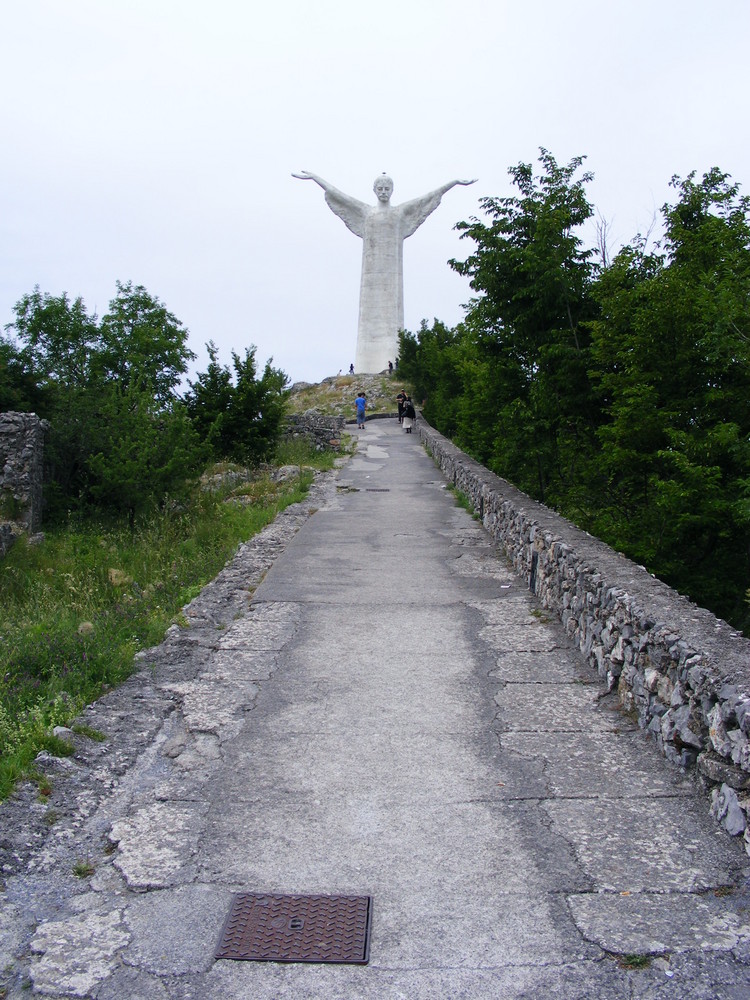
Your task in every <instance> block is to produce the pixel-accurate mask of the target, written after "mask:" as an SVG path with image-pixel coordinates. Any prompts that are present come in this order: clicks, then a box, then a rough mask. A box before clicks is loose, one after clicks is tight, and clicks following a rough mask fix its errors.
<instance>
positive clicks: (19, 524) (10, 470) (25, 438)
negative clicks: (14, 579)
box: [0, 412, 49, 555]
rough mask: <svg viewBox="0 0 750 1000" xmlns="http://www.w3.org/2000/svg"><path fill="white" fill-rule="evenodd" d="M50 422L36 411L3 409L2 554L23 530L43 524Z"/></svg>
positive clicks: (0, 459) (0, 463) (0, 429)
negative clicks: (16, 411)
mask: <svg viewBox="0 0 750 1000" xmlns="http://www.w3.org/2000/svg"><path fill="white" fill-rule="evenodd" d="M48 426H49V425H48V424H47V421H46V420H40V418H39V417H38V416H37V415H36V414H35V413H13V412H10V413H0V555H4V554H5V552H6V551H7V550H8V548H10V546H11V545H12V544H13V541H14V540H15V538H16V537H17V535H18V533H19V532H21V531H25V532H28V533H34V532H36V531H39V529H40V527H41V524H42V483H43V479H44V464H43V463H44V458H43V456H44V435H45V432H46V430H47V429H48Z"/></svg>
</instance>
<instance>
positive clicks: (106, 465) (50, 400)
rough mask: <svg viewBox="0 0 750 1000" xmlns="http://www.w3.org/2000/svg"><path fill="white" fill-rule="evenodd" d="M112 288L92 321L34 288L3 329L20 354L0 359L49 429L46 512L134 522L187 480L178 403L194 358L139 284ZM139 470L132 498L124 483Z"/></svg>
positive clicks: (75, 304) (190, 443)
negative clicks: (108, 515)
mask: <svg viewBox="0 0 750 1000" xmlns="http://www.w3.org/2000/svg"><path fill="white" fill-rule="evenodd" d="M117 290H118V294H117V297H116V298H115V299H114V300H113V301H112V302H111V303H110V311H109V312H108V313H107V315H106V316H105V317H104V318H103V319H102V321H101V322H99V321H98V320H97V317H96V316H95V315H94V316H90V315H89V314H88V313H87V311H86V307H85V306H84V303H83V300H82V299H80V298H77V299H75V300H74V301H72V302H71V300H70V299H69V298H68V296H67V295H66V294H63V295H61V296H57V297H56V296H51V295H48V294H44V295H43V294H42V293H41V292H40V291H39V288H35V289H34V292H33V293H32V294H31V295H26V296H24V297H23V298H22V299H21V300H20V301H19V302H18V303H17V305H16V307H15V314H16V316H15V321H14V323H12V324H10V325H9V327H8V330H9V332H12V333H14V334H15V336H16V338H17V339H18V341H19V342H20V343H21V345H22V346H21V347H20V348H18V349H14V351H12V352H4V353H5V354H7V356H8V359H9V362H12V363H13V364H14V365H15V374H18V375H21V374H23V377H24V379H25V380H26V382H27V384H28V385H29V386H32V385H33V387H34V394H35V401H36V400H38V401H39V404H40V405H39V407H38V409H37V412H39V414H40V416H44V417H46V418H47V419H48V420H49V421H50V424H51V432H50V435H49V438H48V442H47V446H46V448H45V462H46V465H47V466H48V479H49V482H48V487H47V502H48V513H53V512H54V511H55V509H62V510H67V509H70V508H71V507H74V506H85V505H87V504H95V505H97V506H99V507H106V508H108V509H115V510H127V511H128V513H130V514H131V515H132V514H133V513H134V512H135V511H136V510H137V508H138V505H139V503H140V501H141V500H142V501H143V502H144V503H151V502H152V501H153V499H154V497H156V498H158V497H160V496H162V495H164V494H165V493H166V492H169V491H174V490H175V489H176V482H177V478H178V470H179V469H180V467H182V469H183V472H184V474H185V475H189V473H190V471H191V469H192V468H193V467H194V465H195V461H196V460H197V454H199V453H194V449H195V447H196V440H195V438H194V437H193V436H192V428H191V427H190V426H189V425H188V424H186V420H187V418H186V416H185V414H184V412H183V411H182V409H181V408H180V407H179V406H178V405H177V404H178V397H177V394H176V389H177V386H178V384H179V381H180V378H181V376H182V375H183V374H184V372H185V371H186V368H187V363H188V361H189V360H190V359H191V358H192V357H193V353H192V351H190V350H189V349H188V348H187V346H186V338H187V331H186V330H185V328H184V327H183V325H182V323H180V322H179V320H177V319H176V318H175V317H174V316H173V315H172V313H170V312H169V311H168V310H167V309H166V307H165V306H163V305H162V304H161V303H160V302H159V300H158V299H156V298H154V297H153V296H151V295H150V294H149V293H148V292H147V291H146V290H145V289H144V288H143V287H142V286H137V287H135V288H134V287H133V285H132V283H130V282H129V283H128V284H125V285H123V284H121V283H119V282H118V283H117ZM8 343H9V342H8ZM2 357H3V352H0V359H1V358H2ZM0 372H1V369H0ZM1 386H2V376H1V374H0V387H1ZM187 431H190V434H188V433H187ZM167 442H168V446H169V447H171V448H172V452H173V453H172V457H171V458H170V456H169V455H166V454H165V453H164V451H163V449H164V447H165V443H167ZM136 450H139V453H138V455H136V454H135V452H136ZM136 471H137V477H139V478H140V485H139V487H138V491H137V492H138V494H139V495H138V496H136V495H135V494H134V493H133V492H132V490H131V489H130V487H129V486H128V485H127V484H128V483H132V482H134V481H135V479H136V478H137V477H136Z"/></svg>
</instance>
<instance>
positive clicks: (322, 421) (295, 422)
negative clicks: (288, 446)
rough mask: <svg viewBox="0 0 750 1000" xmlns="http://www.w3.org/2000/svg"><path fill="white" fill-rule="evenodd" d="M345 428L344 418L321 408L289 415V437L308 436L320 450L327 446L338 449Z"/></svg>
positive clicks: (287, 429)
mask: <svg viewBox="0 0 750 1000" xmlns="http://www.w3.org/2000/svg"><path fill="white" fill-rule="evenodd" d="M343 430H344V418H343V417H334V416H330V415H326V414H324V413H321V412H320V410H305V412H304V413H293V414H290V415H289V416H288V417H287V427H286V434H287V436H288V437H306V438H307V439H308V440H309V441H310V442H311V443H312V444H313V447H315V448H317V450H318V451H324V450H325V449H326V448H334V449H338V448H339V447H340V445H341V435H342V433H343Z"/></svg>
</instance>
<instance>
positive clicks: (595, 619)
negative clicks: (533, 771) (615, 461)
mask: <svg viewBox="0 0 750 1000" xmlns="http://www.w3.org/2000/svg"><path fill="white" fill-rule="evenodd" d="M417 430H418V433H419V434H420V436H421V438H422V441H423V442H424V444H425V445H426V447H427V448H428V449H429V451H430V453H431V454H432V456H433V458H434V460H435V462H436V464H437V465H438V466H439V467H440V469H441V470H442V472H443V474H444V475H445V476H446V478H447V479H448V480H449V482H451V483H453V485H454V486H455V487H456V489H458V490H460V491H461V492H462V493H463V494H465V495H466V496H467V497H469V498H470V499H471V501H472V503H473V505H474V509H475V511H476V512H477V513H478V514H479V516H480V517H481V520H482V523H483V524H484V526H485V528H486V529H487V531H488V532H489V533H490V534H491V536H492V537H493V538H494V539H495V541H496V542H497V544H498V545H499V546H500V547H502V548H503V549H504V550H505V553H506V554H507V557H508V559H509V560H510V561H511V562H512V564H513V566H514V568H515V570H516V572H517V573H519V574H520V576H521V577H522V578H523V579H524V580H525V581H526V583H527V585H528V587H529V589H530V590H531V592H532V593H534V594H536V596H537V597H538V598H539V599H540V601H541V603H542V605H543V606H544V607H546V608H549V609H550V610H551V611H553V612H554V613H555V614H556V615H557V616H558V617H559V619H560V621H561V622H562V624H563V626H564V628H565V631H566V632H567V634H568V635H569V636H570V637H571V639H572V640H573V641H574V642H575V643H576V644H577V645H578V647H579V648H580V650H581V652H582V654H583V656H584V657H585V658H586V660H587V661H588V662H589V663H590V664H591V665H592V666H593V667H594V668H595V669H596V670H597V671H598V673H599V675H600V676H601V677H602V678H604V679H606V682H607V685H608V687H609V689H610V690H613V691H614V690H616V691H617V692H618V693H619V696H620V699H621V702H622V705H623V707H624V708H625V710H627V711H631V712H633V713H634V714H637V717H638V721H639V724H640V725H641V726H642V727H643V728H645V729H646V730H647V731H648V732H649V733H650V734H651V735H652V736H653V738H654V740H655V741H656V743H657V744H658V746H659V747H660V749H661V750H662V752H663V753H664V755H665V756H666V757H667V758H668V759H669V760H671V761H673V762H674V763H676V764H679V765H680V766H682V767H684V768H687V769H692V768H695V769H697V772H698V774H699V775H700V777H701V779H702V781H703V782H704V783H705V785H706V787H707V789H708V790H709V792H710V796H711V811H712V813H713V815H714V817H715V818H716V819H717V820H718V821H719V822H720V823H721V824H722V825H723V826H724V827H725V828H726V829H727V830H728V831H729V833H731V834H732V835H734V836H743V837H744V844H745V849H746V851H747V852H748V854H750V641H748V640H747V639H745V638H744V637H743V636H742V634H741V633H738V632H737V631H736V629H733V628H732V627H731V626H730V625H728V624H727V623H726V622H724V621H721V620H719V619H717V618H716V617H715V616H714V615H712V614H711V613H710V612H709V611H706V610H705V609H704V608H699V607H697V606H696V605H695V604H692V603H691V602H690V601H689V600H687V599H686V598H685V597H682V596H681V595H680V594H678V593H677V592H676V591H674V590H672V589H671V588H669V587H667V586H666V584H664V583H662V582H661V581H660V580H657V579H656V578H655V577H653V576H652V575H651V574H650V573H648V572H647V571H646V569H644V568H643V567H642V566H637V565H636V564H635V563H633V562H631V561H630V560H629V559H626V558H625V557H624V556H623V555H620V554H619V553H617V552H615V551H614V549H612V548H610V547H609V546H608V545H605V544H604V542H601V541H599V540H598V539H596V538H593V537H592V536H591V535H589V534H587V533H586V532H584V531H581V530H580V529H579V528H576V527H575V525H573V524H572V523H571V522H570V521H567V520H566V519H565V518H563V517H560V515H558V514H556V513H555V512H554V511H552V510H550V509H549V508H547V507H544V506H543V505H542V504H539V503H537V502H535V501H534V500H532V499H531V498H530V497H528V496H526V494H524V493H521V492H520V490H517V489H515V487H513V486H511V485H510V483H508V482H506V481H505V480H503V479H500V478H499V477H498V476H496V475H494V474H493V473H491V472H489V471H488V470H487V469H485V468H484V467H483V466H482V465H480V464H479V463H478V462H475V461H474V460H473V459H471V458H469V456H468V455H466V454H464V453H463V452H462V451H461V450H460V449H459V448H457V447H455V445H453V444H452V443H451V442H450V441H448V440H447V439H446V438H444V437H443V436H442V435H441V434H438V432H437V431H435V430H434V429H433V428H432V427H430V426H429V425H428V424H427V423H425V421H424V419H420V420H419V421H418V422H417Z"/></svg>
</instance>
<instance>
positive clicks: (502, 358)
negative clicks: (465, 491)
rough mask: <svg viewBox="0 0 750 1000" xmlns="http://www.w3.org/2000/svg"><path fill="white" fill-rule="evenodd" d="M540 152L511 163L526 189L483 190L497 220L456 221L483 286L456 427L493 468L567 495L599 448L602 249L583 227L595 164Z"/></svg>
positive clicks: (539, 492)
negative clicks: (596, 331) (594, 341)
mask: <svg viewBox="0 0 750 1000" xmlns="http://www.w3.org/2000/svg"><path fill="white" fill-rule="evenodd" d="M539 162H540V164H541V170H540V173H539V174H535V173H534V170H533V167H532V165H531V164H530V163H519V164H518V165H517V166H516V167H512V168H511V169H510V171H509V173H510V175H511V178H512V180H513V183H514V185H515V186H516V188H517V189H518V194H516V195H513V196H511V197H506V198H484V199H482V200H481V202H480V204H481V206H482V208H483V210H484V213H485V215H486V216H487V217H488V219H489V222H482V221H479V220H478V219H476V218H474V219H471V220H470V221H469V222H460V223H459V224H458V226H457V229H458V230H459V231H460V232H461V236H462V238H465V239H471V240H473V241H474V243H475V244H476V246H475V249H474V251H473V252H472V253H471V254H470V255H469V257H468V258H467V259H466V260H465V261H455V260H454V261H451V262H450V264H451V266H452V267H453V269H454V270H455V271H457V272H458V273H459V274H462V275H465V276H467V277H469V279H470V283H471V287H472V289H473V290H474V291H475V292H477V293H479V294H478V297H477V298H475V299H474V300H473V301H472V302H471V303H470V307H469V309H468V312H467V314H466V318H465V321H464V324H463V337H462V339H463V340H464V342H465V344H466V347H467V349H466V350H465V351H464V352H463V369H462V384H463V387H464V388H463V398H462V401H461V405H460V406H459V415H460V418H459V421H458V429H457V434H458V437H459V439H461V440H464V441H467V442H473V444H474V447H475V449H478V450H479V455H478V457H480V458H481V459H482V460H483V461H485V462H487V463H488V464H489V465H490V466H491V467H492V468H493V469H494V470H495V471H497V472H498V473H500V474H501V475H503V476H506V477H508V478H511V479H513V480H514V481H515V482H516V483H517V485H519V486H520V487H521V488H522V489H525V490H527V491H528V492H530V493H531V494H532V495H534V496H536V497H538V498H539V499H541V500H546V501H547V502H549V503H553V504H560V503H563V502H564V500H565V497H566V495H567V492H568V491H569V490H570V489H571V488H572V487H573V485H574V483H575V482H576V470H577V468H578V467H579V464H580V461H581V458H582V456H585V455H586V454H587V453H589V452H590V449H591V447H592V440H593V438H592V426H593V424H594V423H595V420H596V412H597V411H596V404H595V400H594V398H593V394H592V388H591V385H590V382H589V378H588V368H589V356H588V350H589V335H588V331H587V326H586V323H587V321H588V320H589V319H590V318H591V317H592V315H593V311H594V304H593V300H592V297H591V285H592V281H593V277H594V264H593V260H592V257H593V251H592V250H590V249H587V248H585V247H584V245H583V241H582V239H581V236H580V235H579V231H580V227H581V226H582V225H583V224H584V223H585V222H586V221H587V220H588V219H589V218H590V217H591V215H592V214H593V209H592V207H591V205H590V204H589V201H588V199H587V197H586V184H587V183H588V182H589V181H590V180H591V178H592V175H591V174H590V173H587V172H584V173H582V174H580V176H577V175H578V173H579V171H580V168H581V165H582V162H583V157H575V158H574V159H573V160H571V161H570V163H568V164H567V165H566V166H560V165H558V163H557V162H556V160H555V158H554V157H553V156H552V154H551V153H549V152H548V151H547V150H545V149H542V150H541V151H540V157H539ZM471 397H473V398H471Z"/></svg>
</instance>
